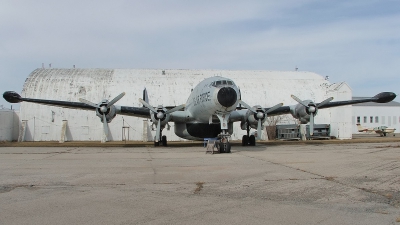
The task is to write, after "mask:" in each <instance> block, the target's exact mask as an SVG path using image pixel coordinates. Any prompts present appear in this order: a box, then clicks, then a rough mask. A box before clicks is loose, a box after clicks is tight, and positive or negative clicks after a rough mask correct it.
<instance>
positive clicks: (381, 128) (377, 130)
mask: <svg viewBox="0 0 400 225" xmlns="http://www.w3.org/2000/svg"><path fill="white" fill-rule="evenodd" d="M357 129H358V132H367V133H372V132H375V133H377V134H379V135H380V136H381V137H383V136H386V134H389V133H393V136H395V134H394V131H395V130H396V128H390V127H387V126H379V127H374V128H364V127H362V126H361V124H359V123H357Z"/></svg>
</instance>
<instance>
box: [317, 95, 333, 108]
mask: <svg viewBox="0 0 400 225" xmlns="http://www.w3.org/2000/svg"><path fill="white" fill-rule="evenodd" d="M332 100H333V97H330V98H327V99H325V100H324V101H322V102H321V103H319V104H318V105H317V107H321V106H323V105H325V104H326V103H328V102H330V101H332Z"/></svg>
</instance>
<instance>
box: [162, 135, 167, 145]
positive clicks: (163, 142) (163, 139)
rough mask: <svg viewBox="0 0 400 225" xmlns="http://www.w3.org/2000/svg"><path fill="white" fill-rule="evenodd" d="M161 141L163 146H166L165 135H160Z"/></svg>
mask: <svg viewBox="0 0 400 225" xmlns="http://www.w3.org/2000/svg"><path fill="white" fill-rule="evenodd" d="M161 143H162V145H163V146H167V136H165V135H163V136H162V137H161Z"/></svg>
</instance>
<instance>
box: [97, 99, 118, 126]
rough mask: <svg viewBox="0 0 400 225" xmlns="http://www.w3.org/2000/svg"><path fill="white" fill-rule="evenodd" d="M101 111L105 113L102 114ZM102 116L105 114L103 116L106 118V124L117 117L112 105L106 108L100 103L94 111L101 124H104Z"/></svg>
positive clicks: (105, 105)
mask: <svg viewBox="0 0 400 225" xmlns="http://www.w3.org/2000/svg"><path fill="white" fill-rule="evenodd" d="M102 107H103V108H102ZM104 107H105V108H104ZM102 110H103V111H105V112H104V113H103V111H102ZM103 114H105V116H106V122H107V123H110V122H111V121H112V120H113V119H114V118H115V116H116V115H117V110H116V108H115V106H113V105H112V106H110V107H108V108H107V104H103V103H102V104H100V106H99V107H98V108H97V109H96V116H98V117H99V118H100V120H101V122H102V123H104V121H103Z"/></svg>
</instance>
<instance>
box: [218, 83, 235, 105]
mask: <svg viewBox="0 0 400 225" xmlns="http://www.w3.org/2000/svg"><path fill="white" fill-rule="evenodd" d="M217 99H218V102H219V104H221V105H222V106H225V107H231V106H233V104H235V103H236V100H237V94H236V91H235V89H233V88H231V87H223V88H221V89H219V91H218V95H217Z"/></svg>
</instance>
